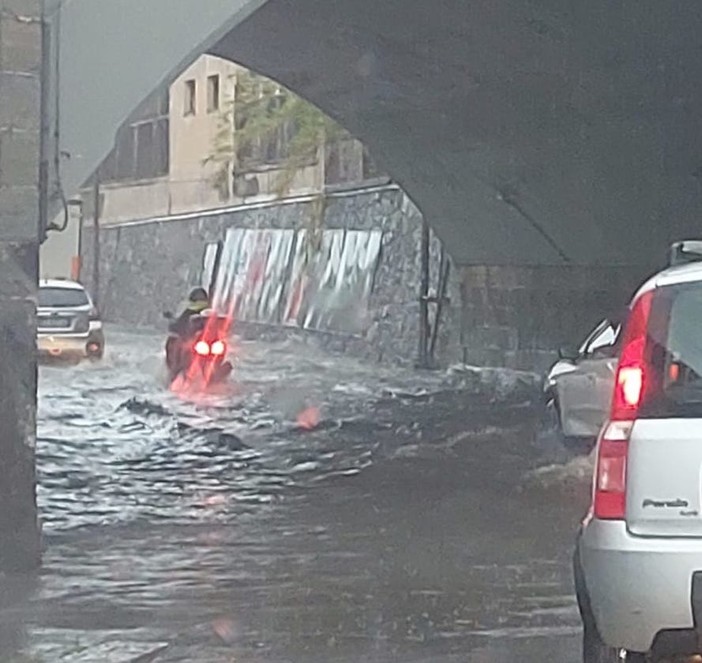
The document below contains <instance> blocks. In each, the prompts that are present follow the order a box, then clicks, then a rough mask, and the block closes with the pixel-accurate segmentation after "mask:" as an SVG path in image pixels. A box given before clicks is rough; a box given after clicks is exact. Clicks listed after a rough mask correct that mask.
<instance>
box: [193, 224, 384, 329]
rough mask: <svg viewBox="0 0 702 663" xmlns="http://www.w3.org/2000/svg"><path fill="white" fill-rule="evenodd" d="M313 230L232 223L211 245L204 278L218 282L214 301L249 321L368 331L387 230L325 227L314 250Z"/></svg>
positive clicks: (301, 326) (214, 289)
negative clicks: (234, 225)
mask: <svg viewBox="0 0 702 663" xmlns="http://www.w3.org/2000/svg"><path fill="white" fill-rule="evenodd" d="M306 233H307V231H306V230H299V231H294V230H252V229H243V228H230V229H229V230H228V231H227V234H226V236H225V238H224V241H223V242H222V243H221V244H220V245H218V244H216V243H215V244H209V245H208V246H207V247H206V248H205V254H204V256H203V266H202V283H203V285H205V286H210V284H214V285H213V299H214V306H215V307H216V308H217V309H218V310H220V311H221V312H223V313H227V314H230V315H232V316H233V317H234V318H235V319H238V320H243V321H247V322H260V323H267V324H283V325H288V326H294V327H300V328H302V329H313V330H318V331H335V332H344V333H350V334H362V333H364V332H365V331H366V329H367V327H368V323H369V321H368V310H369V306H368V305H369V299H370V295H371V293H372V290H373V284H374V279H375V271H376V268H377V265H378V260H379V257H380V247H381V242H382V232H381V231H379V230H372V231H361V230H325V231H323V233H322V236H321V241H320V242H319V246H318V247H317V248H316V249H315V250H311V249H310V242H308V241H307V235H306Z"/></svg>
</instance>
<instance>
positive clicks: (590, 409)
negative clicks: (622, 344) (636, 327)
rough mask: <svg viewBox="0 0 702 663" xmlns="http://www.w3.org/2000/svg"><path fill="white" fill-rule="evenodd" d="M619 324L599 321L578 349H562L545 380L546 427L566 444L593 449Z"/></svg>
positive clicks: (608, 390) (606, 405)
mask: <svg viewBox="0 0 702 663" xmlns="http://www.w3.org/2000/svg"><path fill="white" fill-rule="evenodd" d="M620 331H621V324H620V323H619V322H616V321H612V320H609V319H606V320H602V321H601V322H600V323H599V324H598V325H597V326H596V327H595V329H593V330H592V332H591V333H590V334H589V335H588V336H587V338H586V339H585V340H584V341H583V343H582V344H581V345H580V348H578V349H571V348H562V349H561V350H560V351H559V360H558V361H557V362H556V363H555V364H554V365H553V366H552V367H551V370H550V371H549V372H548V374H547V375H546V379H545V380H544V398H545V403H546V409H547V418H548V422H549V425H550V426H552V427H555V428H556V429H557V430H558V431H559V433H560V435H561V436H562V437H563V441H564V442H565V443H566V444H567V445H570V444H584V445H586V446H588V445H589V446H590V448H592V446H594V443H595V440H596V439H597V435H598V433H599V432H600V429H601V428H602V424H603V423H604V421H605V419H606V418H607V412H608V410H609V405H610V401H611V398H612V388H613V386H614V371H615V368H616V363H617V354H618V352H619V337H620Z"/></svg>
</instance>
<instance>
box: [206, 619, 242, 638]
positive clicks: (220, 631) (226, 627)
mask: <svg viewBox="0 0 702 663" xmlns="http://www.w3.org/2000/svg"><path fill="white" fill-rule="evenodd" d="M212 630H213V631H214V632H215V633H216V634H217V635H218V636H219V637H220V638H221V639H222V640H223V641H224V642H225V643H226V644H228V645H231V644H233V643H234V641H235V640H236V638H237V636H238V635H239V629H238V628H237V625H236V622H235V621H234V620H233V619H230V618H228V617H219V618H218V619H215V620H214V621H213V622H212Z"/></svg>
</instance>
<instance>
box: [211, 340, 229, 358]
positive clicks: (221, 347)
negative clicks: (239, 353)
mask: <svg viewBox="0 0 702 663" xmlns="http://www.w3.org/2000/svg"><path fill="white" fill-rule="evenodd" d="M210 351H211V352H212V354H213V355H215V356H216V357H221V356H222V355H223V354H224V353H225V352H226V351H227V346H226V345H225V343H224V341H214V342H213V343H212V345H211V346H210Z"/></svg>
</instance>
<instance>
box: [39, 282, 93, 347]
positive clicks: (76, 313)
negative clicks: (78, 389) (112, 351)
mask: <svg viewBox="0 0 702 663" xmlns="http://www.w3.org/2000/svg"><path fill="white" fill-rule="evenodd" d="M37 350H38V351H39V356H40V357H42V358H56V359H81V358H90V359H100V358H101V357H102V356H103V353H104V351H105V336H104V333H103V330H102V320H101V319H100V315H99V313H98V311H97V308H96V307H95V305H94V304H93V302H92V300H91V298H90V295H89V294H88V293H87V292H86V290H85V288H84V287H83V286H82V285H81V284H80V283H76V282H75V281H67V280H61V279H48V280H43V281H40V282H39V292H38V301H37Z"/></svg>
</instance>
